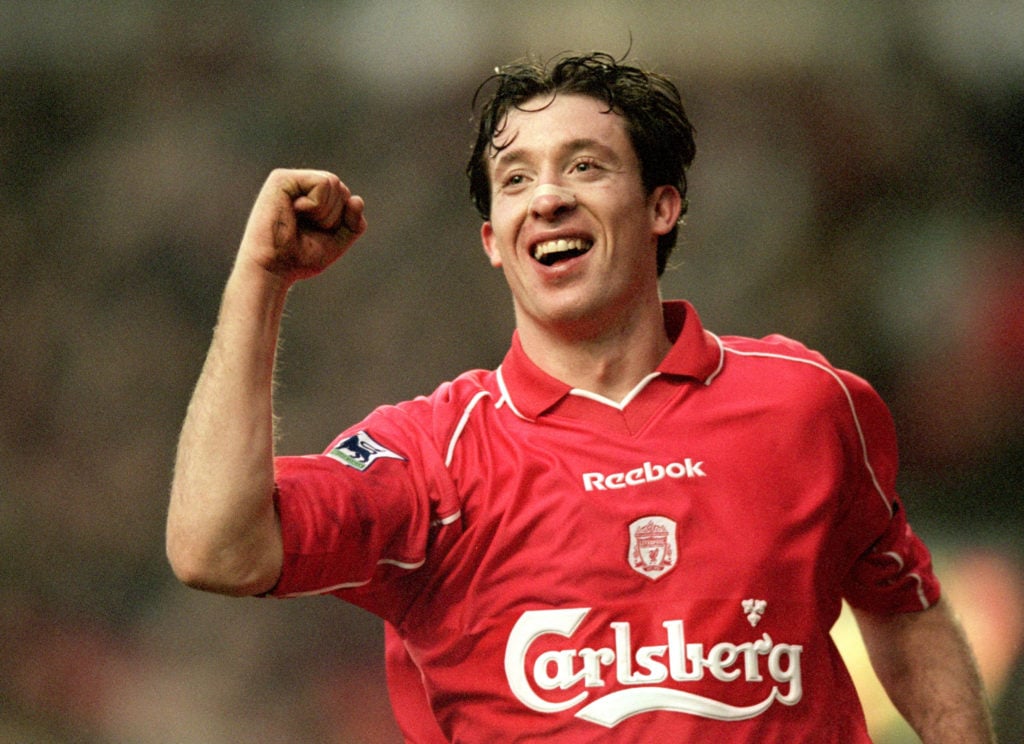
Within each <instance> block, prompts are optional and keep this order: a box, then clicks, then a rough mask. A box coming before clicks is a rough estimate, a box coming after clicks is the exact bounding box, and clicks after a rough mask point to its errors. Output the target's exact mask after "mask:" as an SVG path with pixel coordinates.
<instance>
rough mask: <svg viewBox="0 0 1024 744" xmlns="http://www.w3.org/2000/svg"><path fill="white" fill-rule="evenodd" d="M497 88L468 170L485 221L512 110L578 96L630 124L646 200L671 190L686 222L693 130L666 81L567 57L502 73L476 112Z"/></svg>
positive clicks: (672, 236)
mask: <svg viewBox="0 0 1024 744" xmlns="http://www.w3.org/2000/svg"><path fill="white" fill-rule="evenodd" d="M495 83H496V88H495V90H494V92H493V93H492V94H491V95H490V97H489V98H487V99H486V100H485V101H484V103H483V104H482V105H481V106H480V110H479V125H478V129H477V138H476V144H475V145H474V147H473V154H472V155H471V156H470V159H469V163H468V164H467V166H466V175H467V176H469V191H470V195H471V196H472V198H473V203H474V205H475V206H476V209H477V211H478V212H479V213H480V216H481V217H483V218H484V219H485V220H486V219H490V213H491V183H490V174H489V171H488V161H489V159H490V156H491V155H493V153H494V152H496V151H497V150H498V149H499V147H498V145H496V144H495V139H496V138H497V137H498V136H500V135H501V132H502V130H503V129H504V126H505V121H506V115H507V114H508V112H509V110H510V109H512V108H518V109H520V110H522V106H523V104H525V103H526V102H527V101H529V100H531V99H533V98H535V97H536V96H540V95H549V94H557V93H574V94H578V95H586V96H591V97H592V98H596V99H598V100H600V101H603V102H604V103H605V104H607V105H608V110H609V111H614V112H615V113H617V114H620V115H621V116H622V117H623V118H624V119H625V120H626V130H627V132H628V134H629V138H630V141H631V142H632V144H633V148H634V149H635V150H636V154H637V158H638V159H639V161H640V177H641V179H642V181H643V185H644V188H645V189H646V190H647V193H651V192H652V191H653V190H654V189H655V188H656V187H657V186H662V185H666V184H667V185H670V186H675V187H676V188H677V189H679V193H680V194H681V195H682V198H683V203H682V212H681V213H680V219H681V218H682V216H683V215H684V214H686V208H687V202H686V169H687V168H689V167H690V164H691V163H692V162H693V158H694V155H695V154H696V145H695V144H694V140H693V131H694V130H693V126H692V125H691V124H690V121H689V119H687V118H686V112H685V111H684V110H683V104H682V99H681V97H680V95H679V91H678V90H677V89H676V86H675V85H674V84H673V83H672V81H671V80H669V79H668V78H667V77H665V76H664V75H661V74H658V73H655V72H649V71H646V70H643V69H641V68H639V67H635V66H632V65H628V64H622V63H621V62H619V61H617V60H616V59H615V58H614V57H612V56H611V55H609V54H605V53H603V52H593V53H590V54H585V55H574V56H562V57H561V58H558V59H556V60H554V61H553V62H552V63H548V64H543V63H539V62H534V61H527V62H519V63H515V64H512V65H508V66H506V67H501V68H497V69H496V70H495V72H494V74H493V75H491V76H490V77H489V78H487V80H485V81H484V82H483V84H481V85H480V87H479V88H478V89H477V92H476V95H474V96H473V108H474V109H476V107H477V101H478V100H479V99H480V97H481V94H482V93H483V91H484V89H485V88H487V87H488V86H489V85H491V84H495ZM678 232H679V226H678V225H676V226H675V227H674V228H673V229H672V230H671V232H669V233H667V234H665V235H662V236H661V237H660V238H659V239H658V275H659V276H660V275H661V273H662V272H663V271H664V270H665V265H666V264H667V262H668V257H669V254H670V253H671V252H672V249H673V248H674V247H675V244H676V238H677V236H678Z"/></svg>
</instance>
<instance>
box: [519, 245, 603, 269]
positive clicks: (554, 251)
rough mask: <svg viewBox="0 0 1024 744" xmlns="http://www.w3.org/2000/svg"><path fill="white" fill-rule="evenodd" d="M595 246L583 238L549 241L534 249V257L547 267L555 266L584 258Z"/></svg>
mask: <svg viewBox="0 0 1024 744" xmlns="http://www.w3.org/2000/svg"><path fill="white" fill-rule="evenodd" d="M593 245H594V244H593V243H592V242H591V241H589V240H584V239H583V238H569V239H565V238H559V239H558V240H547V241H545V242H543V243H538V244H537V245H535V246H534V247H533V257H534V258H535V259H536V260H538V261H540V262H541V263H542V264H544V265H545V266H553V265H554V264H556V263H558V262H559V261H565V260H567V259H570V258H576V257H577V256H582V255H583V254H584V253H586V252H587V251H589V250H590V249H591V247H592V246H593Z"/></svg>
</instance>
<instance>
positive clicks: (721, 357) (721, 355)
mask: <svg viewBox="0 0 1024 744" xmlns="http://www.w3.org/2000/svg"><path fill="white" fill-rule="evenodd" d="M707 333H711V331H707ZM711 338H713V339H715V343H716V344H718V366H717V367H715V371H714V372H712V373H711V374H710V375H708V378H707V379H706V380H704V384H705V385H710V384H711V382H712V381H713V380H714V379H715V378H716V377H718V374H719V373H720V372H721V371H722V369H723V368H724V367H725V344H723V343H722V339H720V338H719V337H718V336H716V335H715V334H713V333H711Z"/></svg>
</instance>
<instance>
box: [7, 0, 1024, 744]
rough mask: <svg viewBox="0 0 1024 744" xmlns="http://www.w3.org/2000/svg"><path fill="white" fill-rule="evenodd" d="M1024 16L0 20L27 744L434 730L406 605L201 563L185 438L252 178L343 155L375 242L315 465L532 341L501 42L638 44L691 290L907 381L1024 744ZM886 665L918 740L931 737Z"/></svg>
mask: <svg viewBox="0 0 1024 744" xmlns="http://www.w3.org/2000/svg"><path fill="white" fill-rule="evenodd" d="M1022 28H1024V4H1022V3H1020V2H1000V1H998V0H979V1H978V2H952V1H936V2H914V3H901V2H896V3H879V2H863V3H838V2H834V3H823V2H812V1H807V0H779V2H772V3H761V2H740V1H739V0H732V1H729V2H711V1H709V2H611V1H607V0H592V1H589V2H562V3H557V4H553V3H545V2H508V3H489V2H454V1H450V2H426V1H424V2H393V3H387V2H318V1H312V0H311V1H307V2H298V1H296V2H259V3H257V2H184V1H182V2H169V1H163V2H160V1H157V0H148V1H146V0H124V1H123V2H92V3H76V2H40V1H32V0H25V1H24V2H8V3H4V4H3V5H2V6H0V240H2V245H0V701H2V703H0V741H3V742H40V743H43V744H46V743H48V742H54V743H64V742H95V743H97V744H106V743H121V742H124V743H133V744H134V743H138V744H150V743H153V744H156V743H163V742H175V743H180V742H196V743H202V744H220V743H221V742H224V743H227V742H238V741H246V742H282V741H288V742H332V743H338V744H342V743H345V744H348V743H364V742H365V743H367V744H377V743H378V742H390V741H396V740H397V735H396V732H395V729H394V725H393V723H392V722H391V718H390V713H389V709H388V704H387V699H386V691H385V687H384V679H383V672H382V669H381V661H380V650H381V638H380V629H379V627H378V624H377V623H376V621H375V620H374V619H373V618H372V617H369V616H368V615H366V614H365V613H361V612H360V611H357V610H354V609H352V608H349V607H347V606H345V605H344V604H343V603H340V602H337V601H333V600H330V599H323V600H308V601H306V600H303V601H296V602H275V601H260V600H230V599H224V598H219V597H213V596H206V595H202V594H199V593H196V592H191V591H189V590H186V589H184V588H182V587H181V586H179V585H178V584H177V583H176V582H175V581H174V579H173V577H172V576H171V574H170V571H169V569H168V567H167V565H166V561H165V559H164V555H163V519H164V512H165V508H166V493H167V487H168V483H169V477H170V470H171V465H172V461H173V454H174V447H175V442H176V436H177V430H178V426H179V424H180V421H181V418H182V416H183V414H184V410H185V406H186V403H187V400H188V397H189V393H190V389H191V386H192V384H193V383H194V381H195V378H196V376H197V374H198V372H199V368H200V365H201V363H202V359H203V355H204V352H205V349H206V346H207V344H208V341H209V337H210V332H211V328H212V326H213V323H214V319H215V313H216V308H217V302H218V299H219V294H220V290H221V286H222V284H223V281H224V279H225V278H226V275H227V271H228V269H229V267H230V263H231V260H232V257H233V254H234V249H235V247H236V245H237V242H238V239H239V237H240V235H241V230H242V227H243V225H244V222H245V218H246V216H247V212H248V209H249V206H250V204H251V201H252V198H253V197H254V196H255V193H256V191H257V189H258V187H259V185H260V183H261V182H262V180H263V178H264V176H265V174H266V172H267V171H268V170H269V169H271V168H272V167H275V166H278V165H288V166H316V167H324V168H330V169H334V170H336V171H337V172H338V173H340V174H341V175H342V177H343V179H344V180H345V181H346V182H348V183H349V184H350V185H351V186H352V187H353V189H354V190H355V191H357V192H358V193H361V194H363V195H364V196H365V197H366V199H367V202H368V217H369V220H370V222H371V229H370V231H369V233H368V234H367V235H366V236H365V237H364V238H363V240H362V241H361V242H360V243H359V244H358V246H357V247H356V249H355V250H354V251H353V252H352V253H351V254H350V255H349V256H348V257H347V258H346V259H345V260H344V261H343V262H342V264H340V265H339V266H337V267H335V268H334V269H332V271H331V272H330V273H328V274H327V275H325V276H324V277H322V278H320V279H319V280H318V281H316V282H312V283H309V284H306V285H302V286H299V287H298V288H297V289H296V290H295V291H294V292H293V295H292V298H291V305H290V313H289V316H288V319H287V321H286V328H285V339H286V342H285V348H284V351H283V353H282V356H281V373H280V378H281V383H282V384H281V390H280V396H279V401H278V409H279V413H280V414H281V415H282V416H283V425H282V437H281V447H280V449H281V451H282V452H286V453H298V452H307V451H314V450H320V449H321V448H322V447H323V446H324V445H325V444H326V443H327V442H328V441H329V440H330V439H331V438H332V437H333V436H334V434H335V433H336V432H337V431H339V430H340V429H341V428H343V427H344V426H345V425H347V424H349V423H351V422H352V421H354V420H356V419H357V418H359V417H361V416H363V415H364V414H365V413H367V412H368V411H369V410H370V409H371V408H372V407H373V406H374V405H376V404H379V403H384V402H391V401H396V400H400V399H404V398H407V397H409V396H412V395H416V394H418V393H423V392H427V391H429V390H431V389H432V388H433V387H434V386H435V385H436V384H437V383H438V382H439V381H441V380H443V379H447V378H450V377H451V376H453V375H455V374H457V373H458V372H460V371H462V370H463V369H465V368H468V367H476V366H486V367H490V366H493V365H495V364H496V363H498V362H499V361H500V359H501V356H502V355H503V353H504V350H505V347H506V344H507V341H508V335H509V333H510V331H511V327H512V317H511V307H510V302H509V301H508V299H507V296H506V292H505V288H504V283H503V281H502V279H501V277H500V276H499V275H498V274H497V273H495V272H493V271H492V270H491V269H490V268H489V267H488V266H487V264H486V261H485V260H484V258H483V255H482V253H481V251H480V250H479V239H478V237H477V235H478V227H479V221H478V218H477V217H476V216H475V214H474V212H473V210H472V208H471V205H470V203H469V200H468V196H467V189H466V184H465V179H464V177H463V172H462V169H463V166H464V162H465V157H466V155H467V154H468V148H469V142H470V137H471V129H470V124H469V117H470V108H469V101H470V98H471V97H472V94H473V92H474V90H475V88H476V85H477V84H478V83H479V82H480V81H481V80H482V79H483V78H484V77H485V76H486V75H488V74H489V72H490V71H491V70H492V69H493V68H494V66H495V65H498V64H501V63H505V62H508V61H511V60H513V59H516V58H519V57H522V56H524V55H526V54H535V55H538V56H540V57H549V56H552V55H554V54H556V53H558V52H561V51H564V50H577V51H579V50H589V49H593V48H597V49H603V50H606V51H609V52H612V53H613V54H616V55H621V54H623V53H625V52H626V51H627V50H630V56H631V57H632V58H635V59H638V60H640V61H642V62H644V63H647V64H649V65H652V66H654V67H656V68H658V69H660V70H661V71H664V72H666V73H668V74H670V75H672V76H673V77H674V78H675V79H676V80H677V81H678V83H679V85H680V87H681V89H682V91H683V93H684V96H685V98H686V100H687V107H688V110H689V112H690V114H691V118H692V119H693V120H694V122H695V125H696V127H697V130H698V157H697V162H696V165H695V168H694V170H693V172H692V174H691V179H690V180H691V193H690V203H691V210H690V216H689V217H688V220H687V226H686V228H684V231H683V234H682V243H681V245H680V247H679V249H678V251H677V253H676V255H675V257H674V262H673V263H674V266H673V268H672V269H671V270H670V271H669V273H668V274H667V275H666V277H665V279H664V280H663V285H664V291H665V294H666V295H667V296H674V297H686V298H689V299H691V300H692V301H694V302H695V303H696V305H697V306H698V308H699V309H700V310H701V312H702V315H703V317H704V320H705V322H706V323H707V325H708V326H709V327H710V328H712V329H713V330H715V331H717V332H719V333H738V334H748V335H763V334H766V333H770V332H781V333H785V334H787V335H790V336H794V337H796V338H799V339H801V340H803V341H804V342H805V343H807V344H808V345H810V346H813V347H816V348H818V349H820V350H821V351H823V352H824V353H825V354H826V355H827V356H829V357H830V358H831V359H832V361H833V362H835V363H836V364H838V365H841V366H844V367H846V368H849V369H852V370H854V371H856V372H858V373H859V374H861V375H863V376H865V377H867V378H869V379H870V380H871V381H872V382H873V383H874V384H875V385H876V387H877V388H878V389H879V390H880V392H881V393H882V394H883V396H884V397H885V398H886V399H887V401H888V402H889V403H890V406H891V407H892V410H893V412H894V415H895V416H896V420H897V425H898V429H899V433H900V437H901V443H902V453H903V460H904V467H903V473H902V481H901V489H902V492H903V495H904V497H905V500H906V502H907V505H908V508H909V510H910V513H911V518H912V520H913V521H914V523H915V525H916V527H917V528H918V531H919V532H921V533H923V534H924V535H925V536H926V538H927V539H929V540H930V542H931V543H932V545H933V546H934V547H935V549H936V552H937V559H938V562H939V564H940V567H941V571H942V577H943V578H944V579H945V581H946V585H947V590H948V593H949V594H950V596H951V597H953V600H954V602H956V603H957V606H958V608H959V610H960V612H961V614H962V616H963V618H964V621H965V623H966V625H967V628H968V631H969V633H970V634H971V636H972V639H973V641H974V643H975V645H976V649H977V652H978V655H979V658H980V660H981V663H982V666H983V671H984V674H985V677H986V681H987V683H988V685H989V689H990V692H991V695H992V698H993V700H994V702H995V704H996V710H997V718H998V723H999V726H1000V728H1001V731H1002V733H1003V737H1004V741H1006V742H1010V741H1024V717H1022V716H1024V714H1022V713H1021V711H1022V709H1024V662H1022V645H1024V644H1022V640H1024V579H1022V569H1021V566H1022V557H1024V556H1022V552H1024V545H1022V538H1021V535H1022V533H1024V530H1022V528H1024V509H1022V505H1021V501H1022V498H1021V497H1022V485H1021V484H1022V482H1024V478H1022V476H1024V374H1022V373H1024V312H1022V298H1024V211H1022V206H1024V199H1022V197H1024V34H1022V33H1021V31H1020V30H1021V29H1022ZM836 633H837V635H838V636H839V637H841V638H842V639H843V643H844V647H845V649H846V652H847V653H848V655H849V657H850V659H851V663H852V664H853V665H854V667H855V668H856V669H858V670H859V671H858V677H859V678H861V679H863V680H864V682H863V685H864V687H863V689H864V696H865V699H866V700H867V701H868V712H869V717H870V719H871V725H872V729H873V731H874V733H875V735H876V737H877V740H878V741H879V742H880V743H881V744H896V743H902V742H906V741H913V738H910V737H909V736H908V734H907V732H906V730H905V729H904V727H902V726H901V725H900V724H899V723H898V722H895V718H894V716H893V714H892V712H891V709H889V708H888V707H887V705H886V704H885V703H884V701H881V700H879V698H878V691H877V689H875V688H873V687H872V685H871V682H870V674H869V673H867V672H866V666H865V664H866V663H865V662H864V659H863V652H862V651H861V650H860V649H859V648H858V646H857V642H856V638H855V635H856V634H855V633H853V632H851V628H850V627H849V625H848V621H847V620H844V621H843V622H842V623H841V624H840V626H839V628H837V631H836Z"/></svg>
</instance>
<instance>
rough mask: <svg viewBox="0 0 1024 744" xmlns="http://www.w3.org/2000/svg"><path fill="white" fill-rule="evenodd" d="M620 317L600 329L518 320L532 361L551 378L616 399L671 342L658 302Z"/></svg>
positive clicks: (650, 368)
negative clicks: (633, 315)
mask: <svg viewBox="0 0 1024 744" xmlns="http://www.w3.org/2000/svg"><path fill="white" fill-rule="evenodd" d="M620 321H621V322H620V323H618V324H617V325H604V326H603V327H600V328H597V327H594V326H597V325H598V324H593V326H592V327H589V328H584V327H581V324H580V323H572V324H566V325H567V326H568V327H564V328H563V327H554V328H552V327H542V326H539V325H536V324H530V323H522V322H520V323H518V329H519V340H520V343H522V345H523V351H525V352H526V355H527V356H528V357H530V359H531V360H532V361H533V363H534V364H536V365H537V366H538V367H540V368H541V369H542V370H544V371H545V372H547V373H548V374H549V375H551V376H552V377H555V378H557V379H559V380H561V381H562V382H564V383H566V384H567V385H570V386H572V387H574V388H580V389H582V390H587V391H589V392H591V393H596V394H598V395H601V396H603V397H605V398H608V399H610V400H614V401H616V402H618V401H621V400H622V399H623V398H625V397H626V395H627V394H629V393H630V392H631V391H632V390H633V389H634V388H635V387H636V386H637V385H638V384H639V383H640V381H641V380H642V379H643V378H644V377H646V376H647V375H649V374H650V373H651V372H653V371H654V370H655V369H656V368H657V367H658V364H660V363H661V360H662V359H664V358H665V355H666V354H668V351H669V349H670V348H671V347H672V342H671V341H670V340H669V338H668V336H667V335H666V333H665V321H664V316H663V314H662V309H661V303H660V301H659V302H658V303H656V304H655V305H649V306H647V307H646V308H644V309H642V310H641V311H640V312H639V313H638V314H637V316H635V317H630V318H623V319H620Z"/></svg>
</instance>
